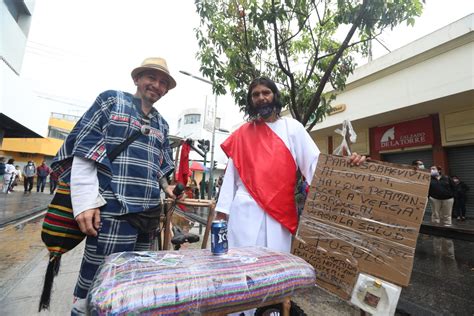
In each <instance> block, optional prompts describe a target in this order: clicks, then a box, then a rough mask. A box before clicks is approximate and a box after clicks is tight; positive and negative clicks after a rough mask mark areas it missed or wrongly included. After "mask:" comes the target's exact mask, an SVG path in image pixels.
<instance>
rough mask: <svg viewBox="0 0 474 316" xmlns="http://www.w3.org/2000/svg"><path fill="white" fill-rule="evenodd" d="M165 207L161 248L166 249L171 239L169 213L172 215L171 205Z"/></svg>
mask: <svg viewBox="0 0 474 316" xmlns="http://www.w3.org/2000/svg"><path fill="white" fill-rule="evenodd" d="M166 207H167V209H166V211H165V213H166V217H165V227H164V229H163V231H164V233H163V235H164V236H163V248H162V249H163V250H168V249H169V245H170V240H171V215H172V211H173V210H172V209H171V208H172V205H170V204H168V205H167V206H166Z"/></svg>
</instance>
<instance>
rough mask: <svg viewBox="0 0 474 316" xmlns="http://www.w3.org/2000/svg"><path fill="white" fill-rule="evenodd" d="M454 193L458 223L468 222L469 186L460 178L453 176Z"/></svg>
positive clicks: (455, 214) (455, 213)
mask: <svg viewBox="0 0 474 316" xmlns="http://www.w3.org/2000/svg"><path fill="white" fill-rule="evenodd" d="M451 180H453V191H454V207H453V208H454V216H456V219H457V220H458V221H464V220H466V199H467V191H469V186H468V185H467V184H466V183H464V182H463V181H461V180H460V179H459V177H458V176H452V177H451Z"/></svg>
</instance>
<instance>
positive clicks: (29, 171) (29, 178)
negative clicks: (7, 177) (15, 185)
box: [23, 160, 36, 194]
mask: <svg viewBox="0 0 474 316" xmlns="http://www.w3.org/2000/svg"><path fill="white" fill-rule="evenodd" d="M35 175H36V166H35V163H34V162H33V161H31V160H30V161H28V163H27V164H26V166H25V167H23V177H24V179H23V187H24V189H25V192H24V193H25V194H26V193H28V192H30V193H31V190H32V189H33V181H34V178H35Z"/></svg>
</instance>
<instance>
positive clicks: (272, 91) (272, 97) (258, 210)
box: [216, 77, 365, 252]
mask: <svg viewBox="0 0 474 316" xmlns="http://www.w3.org/2000/svg"><path fill="white" fill-rule="evenodd" d="M281 109H282V104H281V101H280V92H279V91H278V88H277V86H276V84H275V83H274V82H273V81H272V80H270V79H268V78H266V77H260V78H257V79H255V80H253V81H252V83H251V84H250V86H249V88H248V93H247V106H246V108H245V114H246V115H247V116H248V122H247V123H246V124H244V125H242V126H241V127H240V128H239V129H238V130H236V131H235V132H234V133H233V134H232V135H231V136H229V138H227V139H226V140H225V141H224V143H223V144H222V145H221V147H222V149H223V151H224V152H225V153H226V155H227V156H228V157H229V161H228V164H227V168H226V172H225V175H224V179H223V183H222V186H221V189H220V193H219V200H218V203H217V206H216V211H217V212H218V218H227V217H228V220H229V222H228V235H227V236H228V241H229V247H230V248H232V247H241V246H263V247H267V248H270V249H273V250H278V251H282V252H289V251H290V248H291V236H292V235H293V234H294V233H295V232H296V228H297V226H298V215H297V209H296V203H295V195H294V190H295V185H296V181H297V178H296V174H297V170H298V169H299V170H300V172H301V174H302V175H303V176H304V177H305V178H306V179H307V180H308V183H311V179H312V178H313V174H314V171H315V169H316V164H317V161H318V156H319V149H318V148H317V146H316V144H315V143H314V141H313V140H312V138H311V137H310V136H309V134H308V132H307V131H306V129H305V128H304V126H303V125H302V124H301V123H300V122H298V121H297V120H295V119H293V118H289V117H281V116H280V112H281ZM348 159H351V161H352V162H353V163H354V164H356V165H357V164H360V163H362V162H363V161H364V160H365V156H360V155H357V154H356V153H354V154H353V155H352V156H351V157H350V158H348Z"/></svg>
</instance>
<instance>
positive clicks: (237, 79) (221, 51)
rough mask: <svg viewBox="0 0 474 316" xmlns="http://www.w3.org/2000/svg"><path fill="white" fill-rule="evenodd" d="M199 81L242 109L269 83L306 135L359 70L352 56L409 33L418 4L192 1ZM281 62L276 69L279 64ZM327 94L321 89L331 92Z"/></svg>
mask: <svg viewBox="0 0 474 316" xmlns="http://www.w3.org/2000/svg"><path fill="white" fill-rule="evenodd" d="M195 5H196V11H197V12H198V14H199V16H200V26H199V27H198V28H196V29H195V33H196V37H197V39H198V44H199V51H198V53H197V55H196V57H197V59H198V60H199V61H200V63H201V68H200V70H201V72H202V74H203V75H204V76H205V77H207V78H209V79H210V80H211V81H212V82H213V83H214V84H213V90H214V92H215V93H218V94H224V93H226V92H227V91H226V89H229V90H230V92H231V93H232V95H233V96H234V98H235V101H236V103H237V104H238V105H239V106H240V107H241V109H243V108H244V107H245V102H246V93H247V87H248V85H249V83H250V82H251V81H252V80H253V79H254V78H255V77H257V76H260V75H266V76H268V77H270V78H272V79H274V80H275V81H276V82H277V83H278V84H279V87H280V89H281V92H282V98H283V101H284V102H285V105H286V106H287V107H289V108H290V110H291V111H290V112H291V113H292V114H293V115H294V117H295V118H296V119H298V120H300V121H301V122H302V123H303V124H304V125H306V126H307V127H308V128H309V129H311V128H312V127H313V126H314V124H316V123H317V122H319V121H321V120H322V119H323V118H324V116H325V115H326V114H327V112H328V109H329V108H330V103H331V101H332V100H333V99H334V97H335V93H330V94H328V93H323V91H328V90H333V91H334V92H337V91H340V90H342V89H343V88H344V86H345V82H346V79H347V77H348V75H349V74H350V73H352V71H353V70H354V68H355V67H356V64H355V61H354V58H353V54H355V53H361V54H367V53H368V41H369V40H371V39H373V38H374V37H375V35H378V34H380V33H381V32H382V31H383V30H384V29H386V28H393V27H394V26H396V25H398V24H400V23H401V22H406V23H407V24H408V25H413V24H414V21H415V17H416V16H419V15H420V14H421V11H422V8H423V5H422V0H319V1H314V0H195ZM279 61H280V62H279ZM328 84H329V86H328V87H326V85H328Z"/></svg>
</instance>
